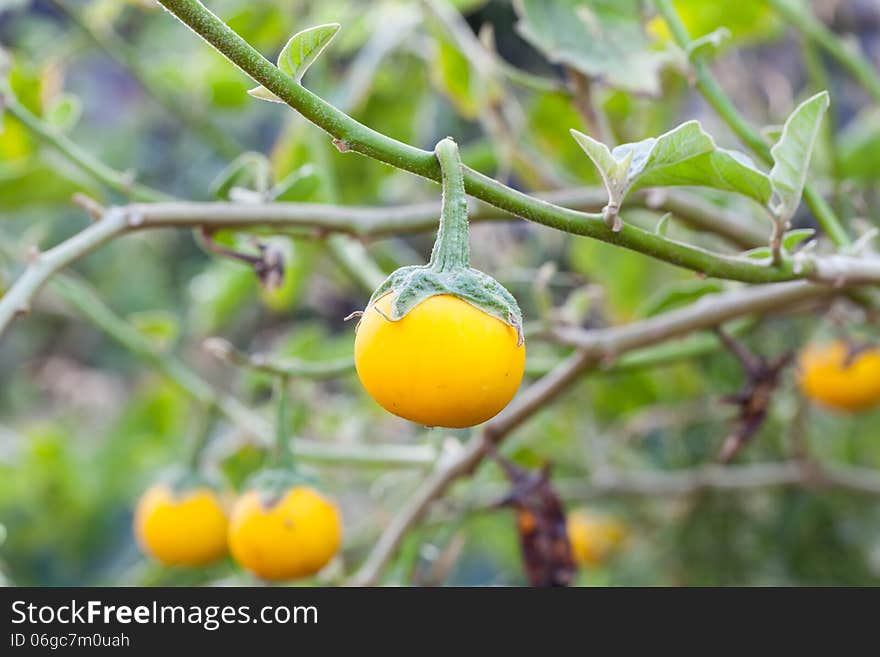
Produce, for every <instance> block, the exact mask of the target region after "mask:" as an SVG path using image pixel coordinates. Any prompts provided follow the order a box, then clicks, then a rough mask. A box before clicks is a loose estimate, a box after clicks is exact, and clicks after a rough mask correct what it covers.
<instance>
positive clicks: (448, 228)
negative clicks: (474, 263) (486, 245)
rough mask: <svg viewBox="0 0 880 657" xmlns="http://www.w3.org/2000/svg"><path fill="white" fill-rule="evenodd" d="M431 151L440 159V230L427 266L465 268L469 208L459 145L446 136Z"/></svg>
mask: <svg viewBox="0 0 880 657" xmlns="http://www.w3.org/2000/svg"><path fill="white" fill-rule="evenodd" d="M434 152H435V153H436V154H437V161H438V162H440V171H441V175H442V178H441V181H440V184H441V186H442V188H443V205H442V207H441V209H440V230H439V231H438V232H437V241H436V242H434V249H433V250H432V251H431V261H430V263H429V266H430V267H431V268H432V269H434V270H436V271H453V270H455V269H467V268H468V267H470V266H471V255H470V246H469V244H468V214H467V213H468V209H467V196H465V192H464V176H463V175H462V171H461V158H460V157H459V155H458V145H457V144H456V143H455V142H454V141H453V140H452V139H450V138H449V137H447V138H446V139H442V140H441V141H440V142H439V143H438V144H437V147H436V149H435V151H434Z"/></svg>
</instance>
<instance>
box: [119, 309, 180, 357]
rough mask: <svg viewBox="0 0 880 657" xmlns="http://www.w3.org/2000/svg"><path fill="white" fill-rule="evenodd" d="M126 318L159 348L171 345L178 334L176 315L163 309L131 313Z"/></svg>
mask: <svg viewBox="0 0 880 657" xmlns="http://www.w3.org/2000/svg"><path fill="white" fill-rule="evenodd" d="M127 319H128V321H129V322H130V323H131V324H132V326H134V327H135V328H136V329H137V330H138V331H140V332H141V333H142V334H143V335H144V336H146V337H147V338H148V339H149V340H150V341H151V342H152V343H153V344H154V345H156V347H157V348H158V349H160V350H167V349H168V348H169V347H171V345H173V344H174V342H175V341H176V340H177V337H178V335H179V334H180V325H179V324H178V321H177V316H176V315H174V314H173V313H170V312H167V311H165V310H145V311H141V312H137V313H132V314H131V315H129V316H128V318H127Z"/></svg>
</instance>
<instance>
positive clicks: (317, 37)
mask: <svg viewBox="0 0 880 657" xmlns="http://www.w3.org/2000/svg"><path fill="white" fill-rule="evenodd" d="M340 27H341V26H340V25H339V23H327V24H326V25H316V26H315V27H309V28H307V29H305V30H303V31H302V32H297V33H296V34H294V35H293V36H292V37H290V40H289V41H288V42H287V43H286V44H285V46H284V47H283V48H282V49H281V52H280V53H279V54H278V68H280V69H281V70H282V71H283V72H284V73H287V75H289V76H290V77H292V78H293V79H294V80H296V81H297V82H298V83H300V84H301V83H302V78H303V75H305V73H306V71H307V70H309V66H311V65H312V64H313V63H314V62H315V60H316V59H318V57H319V56H320V55H321V53H322V52H324V48H326V47H327V45H328V44H329V43H330V42H331V41H332V40H333V37H335V36H336V33H337V32H339V28H340ZM248 94H249V95H251V96H253V97H254V98H259V99H260V100H268V101H270V102H273V103H283V102H284V101H283V100H281V99H280V98H279V97H278V96H276V95H275V94H273V93H272V92H271V91H269V90H268V89H266V87H264V86H262V85H261V86H259V87H254V88H253V89H251V90H249V91H248Z"/></svg>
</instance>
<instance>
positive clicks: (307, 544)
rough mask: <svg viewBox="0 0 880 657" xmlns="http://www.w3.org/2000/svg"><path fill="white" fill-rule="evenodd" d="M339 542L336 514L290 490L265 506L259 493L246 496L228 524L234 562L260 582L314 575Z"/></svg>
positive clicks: (307, 493)
mask: <svg viewBox="0 0 880 657" xmlns="http://www.w3.org/2000/svg"><path fill="white" fill-rule="evenodd" d="M341 542H342V519H341V517H340V514H339V510H338V509H337V508H336V506H335V505H334V504H333V503H332V502H330V501H328V500H327V499H325V498H324V497H323V496H321V495H320V494H319V493H318V492H317V491H315V490H314V489H312V488H309V487H307V486H296V487H294V488H291V489H290V490H288V491H287V492H286V493H285V494H284V496H283V497H282V498H281V499H279V500H276V501H273V502H272V503H271V504H268V505H267V504H265V503H264V502H263V500H262V499H261V494H260V492H259V491H257V490H251V491H248V492H247V493H245V494H244V495H243V496H241V497H240V498H239V499H238V501H237V502H236V503H235V506H234V507H233V509H232V516H231V518H230V521H229V549H230V551H231V552H232V556H233V558H234V559H235V560H236V561H237V562H238V563H239V565H241V566H242V567H243V568H245V569H247V570H249V571H251V572H252V573H254V574H255V575H257V576H258V577H261V578H263V579H265V580H286V579H298V578H301V577H308V576H309V575H314V574H315V573H317V572H318V571H319V570H321V568H323V567H324V566H326V565H327V562H329V561H330V559H332V558H333V556H334V555H335V554H336V553H337V552H338V551H339V545H340V543H341Z"/></svg>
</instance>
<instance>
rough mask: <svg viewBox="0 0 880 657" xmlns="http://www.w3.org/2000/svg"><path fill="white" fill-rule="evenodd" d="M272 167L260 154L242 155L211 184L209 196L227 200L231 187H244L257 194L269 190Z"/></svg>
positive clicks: (249, 153) (248, 153)
mask: <svg viewBox="0 0 880 657" xmlns="http://www.w3.org/2000/svg"><path fill="white" fill-rule="evenodd" d="M271 177H272V165H271V164H270V162H269V160H268V159H267V158H266V156H265V155H263V154H262V153H255V152H247V153H242V154H241V155H239V156H238V157H237V158H235V159H234V160H233V161H232V162H230V163H229V164H228V165H227V166H226V168H224V169H223V170H222V171H221V172H220V173H219V174H217V177H216V178H214V180H213V182H212V183H211V188H210V189H211V194H212V195H213V196H215V197H217V198H219V199H228V198H229V192H230V191H231V190H232V188H233V187H245V188H247V189H252V190H254V191H257V192H265V191H267V190H268V189H269V185H270V181H271Z"/></svg>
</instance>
